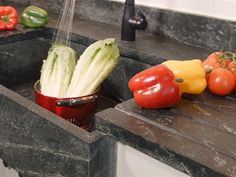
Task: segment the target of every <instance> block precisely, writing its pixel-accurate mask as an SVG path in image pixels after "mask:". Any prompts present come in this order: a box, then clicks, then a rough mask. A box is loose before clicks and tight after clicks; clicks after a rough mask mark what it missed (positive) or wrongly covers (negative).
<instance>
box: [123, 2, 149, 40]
mask: <svg viewBox="0 0 236 177" xmlns="http://www.w3.org/2000/svg"><path fill="white" fill-rule="evenodd" d="M140 17H141V18H140ZM140 17H136V16H135V0H126V2H125V9H124V15H123V20H122V29H121V40H124V41H135V33H136V30H145V29H146V28H147V21H146V18H145V16H144V15H140Z"/></svg>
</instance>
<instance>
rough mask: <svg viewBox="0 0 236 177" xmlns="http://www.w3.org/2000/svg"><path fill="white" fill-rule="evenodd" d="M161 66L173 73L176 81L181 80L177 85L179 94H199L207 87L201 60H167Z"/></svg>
mask: <svg viewBox="0 0 236 177" xmlns="http://www.w3.org/2000/svg"><path fill="white" fill-rule="evenodd" d="M162 64H164V65H166V66H167V67H168V68H169V69H170V70H171V71H172V72H173V73H174V75H175V78H176V79H182V80H183V82H179V83H178V85H179V87H180V93H181V94H182V93H188V94H200V93H202V92H203V91H204V90H205V88H206V86H207V82H206V79H205V76H206V73H205V70H204V68H203V67H202V65H201V64H202V62H201V60H198V59H194V60H185V61H177V60H169V61H166V62H163V63H162Z"/></svg>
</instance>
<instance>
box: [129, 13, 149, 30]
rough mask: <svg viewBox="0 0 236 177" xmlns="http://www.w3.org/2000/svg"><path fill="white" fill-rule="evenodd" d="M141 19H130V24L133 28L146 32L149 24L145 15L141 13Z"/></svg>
mask: <svg viewBox="0 0 236 177" xmlns="http://www.w3.org/2000/svg"><path fill="white" fill-rule="evenodd" d="M138 15H139V16H140V17H132V18H130V19H129V24H130V25H131V27H132V28H134V29H137V30H145V29H146V28H147V25H148V22H147V20H146V17H145V16H144V14H143V13H141V12H139V13H138Z"/></svg>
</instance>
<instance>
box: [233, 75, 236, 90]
mask: <svg viewBox="0 0 236 177" xmlns="http://www.w3.org/2000/svg"><path fill="white" fill-rule="evenodd" d="M233 75H234V82H235V84H234V90H235V91H236V71H235V72H234V73H233Z"/></svg>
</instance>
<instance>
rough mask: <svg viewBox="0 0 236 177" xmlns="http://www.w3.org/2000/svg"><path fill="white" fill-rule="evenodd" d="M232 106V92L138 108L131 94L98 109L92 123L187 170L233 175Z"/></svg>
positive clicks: (235, 162) (235, 164)
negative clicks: (110, 106)
mask: <svg viewBox="0 0 236 177" xmlns="http://www.w3.org/2000/svg"><path fill="white" fill-rule="evenodd" d="M235 106H236V98H235V95H232V96H228V97H226V98H222V97H218V96H215V95H212V94H210V93H208V92H204V93H203V94H201V95H198V96H191V95H184V98H183V99H182V100H181V101H180V102H179V103H178V104H177V105H176V106H174V107H173V108H171V109H161V110H148V109H141V108H139V107H138V106H137V105H136V104H135V103H134V100H133V99H131V100H128V101H125V102H123V103H121V104H118V105H117V106H116V109H109V110H105V111H103V112H101V113H98V114H97V115H96V116H97V119H96V127H97V129H99V130H101V131H104V132H106V133H108V134H110V135H112V136H114V137H116V138H117V139H118V140H119V141H121V142H124V143H126V144H129V145H131V146H133V147H135V148H137V149H139V150H141V151H143V152H145V153H147V154H149V155H151V156H152V157H154V158H156V159H158V160H160V161H162V162H164V163H167V164H169V165H171V166H173V167H174V168H177V169H179V170H181V171H183V172H185V173H187V174H189V175H190V176H196V177H203V176H209V177H211V176H230V177H234V176H235V175H236V168H235V167H236V124H235V121H236V117H235V114H236V112H235V109H234V108H235ZM108 115H112V116H108Z"/></svg>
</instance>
